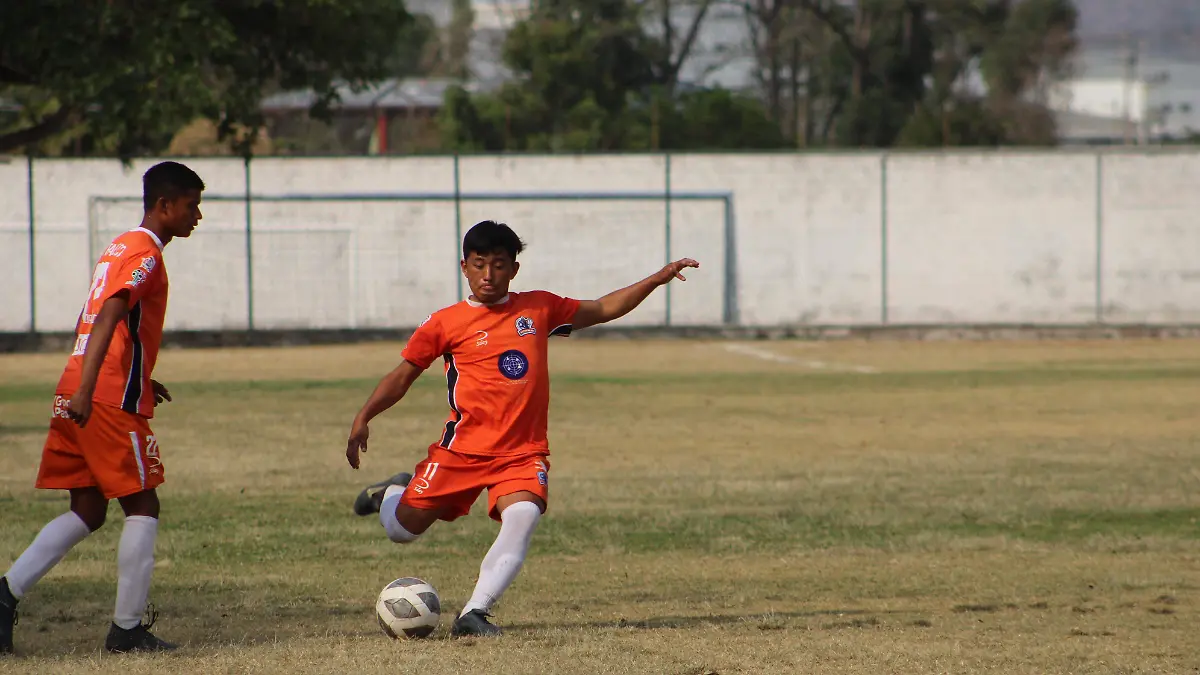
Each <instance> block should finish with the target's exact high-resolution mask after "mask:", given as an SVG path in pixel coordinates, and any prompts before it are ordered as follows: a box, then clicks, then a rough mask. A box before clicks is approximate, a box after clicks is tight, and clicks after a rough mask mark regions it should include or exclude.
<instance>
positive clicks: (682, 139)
mask: <svg viewBox="0 0 1200 675" xmlns="http://www.w3.org/2000/svg"><path fill="white" fill-rule="evenodd" d="M656 7H657V11H662V10H663V7H662V5H657V6H656ZM701 8H703V6H701ZM646 9H647V5H645V4H639V3H633V2H628V1H626V0H537V1H535V2H534V3H533V7H532V12H531V15H530V17H529V18H528V19H526V20H525V21H522V22H520V23H518V24H516V25H515V26H514V27H513V29H512V30H511V31H510V32H509V34H508V37H507V39H506V41H505V45H504V60H505V62H506V64H507V65H508V66H509V68H511V69H512V70H513V72H514V73H515V74H516V77H515V79H514V81H512V82H509V83H507V84H506V85H505V86H504V87H502V88H501V89H500V91H498V92H496V93H495V94H492V95H481V96H474V97H472V96H469V95H468V94H467V93H466V92H465V91H463V90H462V89H453V90H451V91H450V92H448V93H447V96H446V105H445V106H444V108H443V110H442V117H441V123H442V133H443V139H444V143H445V145H446V147H448V148H453V149H458V150H488V151H508V150H537V151H551V152H558V151H562V152H579V151H588V150H646V149H654V148H663V149H666V148H672V147H675V148H682V147H689V148H705V147H707V148H736V147H742V146H743V145H744V143H743V140H741V134H742V130H743V129H745V130H746V131H745V134H748V135H750V136H751V137H753V139H754V140H753V142H752V145H754V146H755V147H778V145H779V144H780V143H781V142H782V137H781V136H780V135H779V134H778V133H774V134H773V135H768V134H765V132H764V131H763V122H766V121H767V118H766V117H765V115H763V113H762V110H761V106H759V105H758V104H757V103H756V102H753V101H749V100H742V99H739V98H737V97H734V96H732V95H730V94H728V93H722V92H694V93H691V94H686V95H684V94H679V93H678V84H679V83H678V73H679V70H680V67H681V60H680V59H681V58H683V54H684V53H685V51H686V50H685V49H683V47H682V45H681V46H680V47H679V48H674V47H668V45H667V43H666V42H664V40H663V39H659V38H655V37H653V36H651V35H650V34H649V33H648V32H647V31H646V29H645V20H646V18H647V14H646V13H645V12H646ZM701 18H702V17H701ZM695 20H696V18H695V15H693V22H694V21H695ZM690 25H691V26H694V25H696V24H695V23H692V24H690ZM691 34H692V29H691V28H690V27H689V28H688V29H687V33H686V35H685V37H684V38H683V41H684V43H688V42H689V41H692V42H694V40H695V37H694V35H693V36H692V37H691V38H688V37H687V35H691ZM670 39H672V40H674V38H673V37H672V38H670ZM688 49H690V47H688ZM768 136H769V138H768Z"/></svg>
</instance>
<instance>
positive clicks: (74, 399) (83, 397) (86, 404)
mask: <svg viewBox="0 0 1200 675" xmlns="http://www.w3.org/2000/svg"><path fill="white" fill-rule="evenodd" d="M91 416H92V395H91V394H90V393H88V392H84V391H77V392H75V393H74V394H72V395H71V400H70V402H68V403H67V417H69V418H70V419H71V421H72V422H74V423H75V424H78V425H79V426H80V428H83V427H86V426H87V423H88V419H89V418H90V417H91Z"/></svg>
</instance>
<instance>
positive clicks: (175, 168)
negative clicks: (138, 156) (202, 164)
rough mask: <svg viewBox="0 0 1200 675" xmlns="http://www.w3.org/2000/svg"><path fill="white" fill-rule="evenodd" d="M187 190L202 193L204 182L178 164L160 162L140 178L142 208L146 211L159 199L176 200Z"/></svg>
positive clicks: (194, 173) (193, 172)
mask: <svg viewBox="0 0 1200 675" xmlns="http://www.w3.org/2000/svg"><path fill="white" fill-rule="evenodd" d="M189 190H199V191H201V192H203V191H204V181H202V180H200V176H198V175H196V172H195V171H192V170H191V169H189V168H187V167H186V166H184V165H182V164H180V163H179V162H161V163H159V164H155V165H154V166H152V167H150V169H149V170H148V171H146V173H145V174H144V175H143V176H142V206H143V207H145V209H146V210H147V211H149V210H150V209H153V208H154V205H155V204H157V203H158V200H160V199H167V200H171V199H177V198H179V197H181V196H183V193H185V192H187V191H189Z"/></svg>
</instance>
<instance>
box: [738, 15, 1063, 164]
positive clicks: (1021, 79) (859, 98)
mask: <svg viewBox="0 0 1200 675" xmlns="http://www.w3.org/2000/svg"><path fill="white" fill-rule="evenodd" d="M741 4H742V6H743V10H744V13H745V16H746V20H747V22H748V25H749V26H750V28H751V41H752V43H753V45H754V47H755V53H756V55H757V58H758V65H759V68H758V72H759V73H760V77H759V80H760V84H761V86H762V89H763V93H764V99H765V100H766V102H767V108H768V110H769V111H770V113H771V115H772V118H773V119H775V120H776V121H777V122H779V123H780V124H781V126H782V128H784V129H785V131H786V132H787V133H788V134H789V135H790V134H795V133H801V132H800V130H799V129H798V127H799V126H800V124H799V120H801V119H803V130H802V133H803V139H804V142H805V144H808V143H809V142H815V143H818V144H829V145H838V146H852V147H860V146H861V147H879V146H882V147H886V146H890V145H893V144H897V143H900V144H906V145H909V144H928V145H949V144H961V145H980V144H982V145H993V144H1001V143H1036V144H1042V143H1049V142H1053V140H1054V137H1055V129H1054V121H1053V116H1052V115H1051V113H1050V112H1049V110H1048V109H1047V108H1046V105H1045V92H1046V90H1047V87H1048V86H1049V85H1050V84H1052V83H1053V82H1055V81H1056V80H1059V79H1061V78H1062V77H1063V76H1065V75H1066V74H1067V73H1068V72H1069V70H1068V64H1069V60H1070V57H1071V55H1072V53H1073V51H1074V49H1075V47H1076V41H1075V22H1076V10H1075V8H1074V4H1073V3H1072V2H1071V0H858V1H856V2H851V3H847V2H844V1H842V0H742V2H741ZM977 73H978V74H982V76H983V81H984V83H985V84H986V89H987V92H986V95H981V94H980V93H979V92H977V91H972V90H970V89H969V88H968V87H966V86H964V83H965V82H966V81H967V80H968V79H969V78H970V77H971V76H972V75H973V74H977ZM788 89H790V91H791V96H790V99H789V98H786V97H785V96H784V92H785V91H786V90H788ZM801 89H803V95H802V96H801V93H800V92H801ZM801 98H803V100H800V99H801ZM789 100H790V106H789V105H785V101H789ZM789 108H790V109H789Z"/></svg>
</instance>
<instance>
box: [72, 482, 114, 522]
mask: <svg viewBox="0 0 1200 675" xmlns="http://www.w3.org/2000/svg"><path fill="white" fill-rule="evenodd" d="M71 511H72V512H73V513H74V514H75V515H77V516H79V519H80V520H82V521H83V524H84V525H87V528H88V529H89V530H91V531H92V532H95V531H96V530H99V529H100V528H102V527H104V521H105V520H106V519H107V518H108V500H107V499H105V498H104V494H103V493H101V492H100V491H99V490H97V489H96V488H94V487H89V488H77V489H74V490H71Z"/></svg>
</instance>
